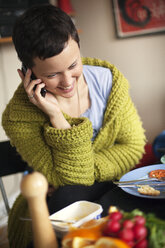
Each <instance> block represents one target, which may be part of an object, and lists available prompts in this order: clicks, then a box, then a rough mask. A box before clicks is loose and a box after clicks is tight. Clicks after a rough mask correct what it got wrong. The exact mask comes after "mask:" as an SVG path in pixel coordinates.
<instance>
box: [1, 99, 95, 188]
mask: <svg viewBox="0 0 165 248" xmlns="http://www.w3.org/2000/svg"><path fill="white" fill-rule="evenodd" d="M11 105H12V102H11V103H10V104H9V105H8V106H7V108H6V110H5V111H4V113H3V118H2V124H3V127H4V129H5V131H6V134H7V135H8V137H9V138H10V140H11V144H12V145H13V146H15V147H16V149H17V151H18V153H20V155H21V156H22V158H23V159H24V160H25V161H26V162H27V163H28V164H29V166H32V167H33V168H34V170H37V171H40V172H41V173H43V174H44V175H45V176H46V178H47V180H48V182H49V183H51V184H53V185H54V186H59V185H66V184H83V185H92V184H93V182H94V162H93V150H92V144H91V137H92V125H91V123H90V121H89V120H88V119H87V118H81V120H79V119H71V118H70V120H68V122H70V125H71V128H70V129H56V128H54V127H52V126H51V125H50V123H49V122H43V121H37V120H36V121H34V115H33V117H32V119H33V121H25V120H24V121H21V120H19V121H18V120H17V121H16V120H14V121H13V120H11V116H10V107H11ZM18 107H19V106H18ZM12 114H13V112H12ZM30 114H31V113H30V112H29V119H30ZM20 116H21V112H20Z"/></svg>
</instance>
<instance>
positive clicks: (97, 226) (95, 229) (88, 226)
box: [62, 217, 107, 248]
mask: <svg viewBox="0 0 165 248" xmlns="http://www.w3.org/2000/svg"><path fill="white" fill-rule="evenodd" d="M106 222H107V217H105V218H101V219H98V220H90V221H88V222H85V223H84V224H82V225H81V226H80V227H78V228H71V229H70V231H69V232H68V233H67V234H66V235H65V236H64V238H63V240H62V245H63V247H66V248H68V247H73V240H74V239H75V238H77V237H78V238H82V239H79V241H78V242H80V240H81V241H82V240H86V241H88V243H91V242H92V241H96V240H98V239H99V238H100V237H101V236H102V230H103V228H104V226H105V225H106ZM86 241H85V242H86ZM75 242H76V241H75ZM83 242H84V241H83ZM76 248H77V247H76Z"/></svg>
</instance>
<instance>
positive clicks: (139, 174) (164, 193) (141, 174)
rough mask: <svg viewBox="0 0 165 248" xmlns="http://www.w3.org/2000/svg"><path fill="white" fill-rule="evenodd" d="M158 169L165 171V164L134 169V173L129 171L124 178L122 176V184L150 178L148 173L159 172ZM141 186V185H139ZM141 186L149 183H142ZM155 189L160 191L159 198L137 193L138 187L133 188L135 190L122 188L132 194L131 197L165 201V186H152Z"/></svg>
mask: <svg viewBox="0 0 165 248" xmlns="http://www.w3.org/2000/svg"><path fill="white" fill-rule="evenodd" d="M158 169H165V164H156V165H149V166H144V167H141V168H137V169H134V170H132V171H129V172H128V173H126V174H125V175H124V176H122V177H121V178H120V182H122V181H128V180H136V179H142V178H148V173H149V172H150V171H152V170H158ZM138 184H139V183H138ZM141 184H143V185H144V184H148V185H149V183H148V182H141ZM151 187H154V188H155V189H157V190H160V195H158V196H149V195H142V194H139V193H138V191H137V187H133V188H125V187H122V186H121V188H122V189H123V190H124V191H125V192H127V193H129V194H131V195H135V196H139V197H145V198H153V199H163V198H164V199H165V186H161V187H159V186H151Z"/></svg>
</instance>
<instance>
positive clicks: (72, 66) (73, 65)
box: [69, 63, 77, 69]
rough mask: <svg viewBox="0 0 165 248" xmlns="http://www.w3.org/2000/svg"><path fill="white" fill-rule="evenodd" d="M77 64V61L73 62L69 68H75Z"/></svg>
mask: <svg viewBox="0 0 165 248" xmlns="http://www.w3.org/2000/svg"><path fill="white" fill-rule="evenodd" d="M76 65H77V63H74V64H72V65H71V66H70V67H69V69H72V68H74V67H75V66H76Z"/></svg>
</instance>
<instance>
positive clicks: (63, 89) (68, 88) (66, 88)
mask: <svg viewBox="0 0 165 248" xmlns="http://www.w3.org/2000/svg"><path fill="white" fill-rule="evenodd" d="M58 88H59V89H60V90H62V91H63V92H66V93H68V92H70V91H72V90H73V88H74V83H72V84H71V85H69V86H67V87H61V86H60V87H58Z"/></svg>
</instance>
